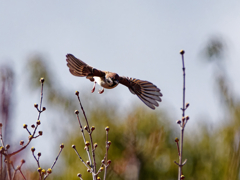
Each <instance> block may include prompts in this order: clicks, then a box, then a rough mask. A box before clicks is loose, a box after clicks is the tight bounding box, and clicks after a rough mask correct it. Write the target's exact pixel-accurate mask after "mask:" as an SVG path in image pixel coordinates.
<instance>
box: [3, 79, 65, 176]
mask: <svg viewBox="0 0 240 180" xmlns="http://www.w3.org/2000/svg"><path fill="white" fill-rule="evenodd" d="M40 82H41V96H40V104H39V105H38V104H36V103H35V104H34V107H35V108H36V109H37V111H38V117H37V121H36V123H35V124H32V125H31V126H30V127H31V128H32V130H31V129H30V128H29V127H28V125H27V124H23V128H24V129H26V131H27V133H28V141H27V143H26V144H25V143H24V141H23V140H21V141H20V142H19V144H20V146H21V148H19V149H18V150H16V151H13V152H11V153H10V152H9V149H10V145H9V144H7V145H6V146H4V141H3V137H2V123H0V141H1V146H0V155H1V162H0V169H1V177H0V179H2V175H3V166H2V156H4V157H5V161H4V162H5V163H6V166H7V175H8V180H13V179H15V178H16V173H17V171H19V172H20V174H21V176H22V177H23V179H26V178H25V176H24V175H23V173H22V170H21V168H22V165H23V164H24V163H25V160H24V159H22V160H21V164H20V165H19V166H17V168H15V167H14V164H13V162H12V161H11V160H10V159H11V157H12V156H14V155H16V154H18V153H20V152H21V151H23V150H24V149H26V147H28V145H29V144H30V142H31V141H32V140H33V139H36V138H38V137H40V136H42V135H43V132H42V131H38V133H37V129H38V127H39V126H40V125H41V121H40V116H41V113H42V112H44V111H45V110H46V108H45V107H42V101H43V84H44V78H41V79H40ZM63 147H64V145H63V144H61V145H60V151H59V154H58V156H57V158H56V160H55V161H54V163H53V165H52V167H51V168H49V169H48V170H47V173H46V171H45V170H44V169H41V167H40V163H39V158H40V156H41V153H40V152H39V153H38V158H37V157H36V156H35V155H34V151H35V148H34V147H32V148H31V151H32V154H33V157H34V158H35V160H36V161H37V165H38V172H39V179H40V180H42V178H43V179H46V178H47V177H48V175H49V174H50V173H51V172H52V168H53V166H54V165H55V163H56V161H57V159H58V157H59V156H60V153H61V152H62V149H63ZM12 169H13V174H12V172H11V171H12ZM40 169H41V171H40Z"/></svg>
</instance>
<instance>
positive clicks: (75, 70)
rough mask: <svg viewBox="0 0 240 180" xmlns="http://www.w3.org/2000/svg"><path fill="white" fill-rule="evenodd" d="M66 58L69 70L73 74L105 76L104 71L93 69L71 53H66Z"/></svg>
mask: <svg viewBox="0 0 240 180" xmlns="http://www.w3.org/2000/svg"><path fill="white" fill-rule="evenodd" d="M66 57H67V59H66V61H67V66H68V67H69V71H70V73H71V74H72V75H74V76H79V77H83V76H98V77H102V76H105V72H104V71H101V70H98V69H95V68H93V67H92V66H89V65H88V64H86V63H85V62H83V61H81V60H80V59H77V58H76V57H74V56H73V55H72V54H67V55H66Z"/></svg>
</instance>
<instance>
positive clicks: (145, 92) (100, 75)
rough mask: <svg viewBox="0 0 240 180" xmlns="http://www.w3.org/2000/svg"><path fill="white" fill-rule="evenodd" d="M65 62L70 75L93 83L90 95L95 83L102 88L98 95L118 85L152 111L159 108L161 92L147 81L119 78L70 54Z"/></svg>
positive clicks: (115, 74)
mask: <svg viewBox="0 0 240 180" xmlns="http://www.w3.org/2000/svg"><path fill="white" fill-rule="evenodd" d="M66 61H67V66H68V68H69V71H70V73H71V74H72V75H74V76H78V77H86V78H87V79H89V80H90V81H92V82H94V85H93V88H92V91H91V92H92V93H93V92H94V91H95V86H96V83H98V84H99V85H100V86H101V87H102V89H100V90H99V94H102V93H103V92H104V88H105V89H113V88H115V87H117V85H118V84H119V83H120V84H122V85H124V86H126V87H128V89H129V90H130V92H131V93H132V94H134V95H137V96H138V97H139V99H140V100H141V101H142V102H143V103H144V104H146V105H147V106H148V107H149V108H151V109H153V110H154V109H155V107H158V106H159V104H158V102H161V101H162V99H161V97H162V93H161V90H160V89H159V88H158V87H157V86H156V85H154V84H153V83H151V82H149V81H145V80H140V79H136V78H129V77H125V76H119V75H118V74H117V73H114V72H109V71H102V70H99V69H96V68H93V67H92V66H90V65H88V64H86V63H85V62H83V61H82V60H80V59H78V58H76V57H75V56H74V55H72V54H67V55H66Z"/></svg>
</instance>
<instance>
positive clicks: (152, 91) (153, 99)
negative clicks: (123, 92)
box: [119, 76, 162, 109]
mask: <svg viewBox="0 0 240 180" xmlns="http://www.w3.org/2000/svg"><path fill="white" fill-rule="evenodd" d="M119 83H121V84H123V85H125V86H127V87H128V88H129V90H130V91H131V93H133V94H136V95H137V96H138V97H139V99H141V100H142V102H144V104H146V105H147V106H148V107H150V108H151V109H155V106H156V107H157V106H158V102H157V101H159V102H161V101H162V99H161V98H160V97H161V96H162V93H161V92H160V89H159V88H158V87H157V86H155V85H154V84H153V83H151V82H149V81H143V80H139V79H135V78H129V77H123V76H120V77H119Z"/></svg>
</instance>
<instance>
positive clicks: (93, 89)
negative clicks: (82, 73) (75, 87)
mask: <svg viewBox="0 0 240 180" xmlns="http://www.w3.org/2000/svg"><path fill="white" fill-rule="evenodd" d="M95 86H96V81H94V84H93V88H92V91H91V92H92V93H93V92H94V91H95Z"/></svg>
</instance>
